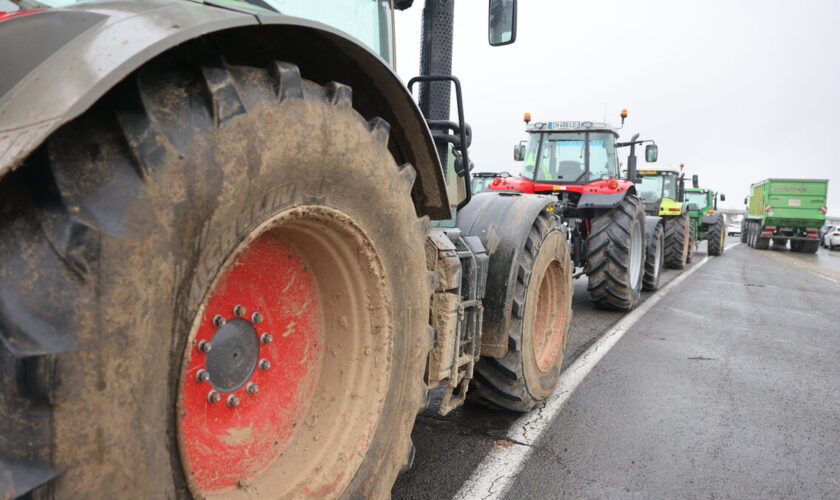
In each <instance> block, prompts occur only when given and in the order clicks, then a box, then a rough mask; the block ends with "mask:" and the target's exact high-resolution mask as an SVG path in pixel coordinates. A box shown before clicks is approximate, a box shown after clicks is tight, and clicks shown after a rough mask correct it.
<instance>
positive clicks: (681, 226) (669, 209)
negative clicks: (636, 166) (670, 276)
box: [636, 164, 694, 269]
mask: <svg viewBox="0 0 840 500" xmlns="http://www.w3.org/2000/svg"><path fill="white" fill-rule="evenodd" d="M639 174H641V176H642V178H641V182H639V183H638V184H636V189H637V190H638V191H639V196H641V198H642V200H643V201H644V202H645V213H646V214H648V215H650V216H658V217H660V218H661V219H662V232H663V234H664V250H663V259H664V264H665V266H666V267H670V268H672V269H683V268H684V267H685V266H686V264H687V263H689V262H691V257H692V256H693V253H694V241H693V239H692V231H691V221H690V218H689V215H688V210H687V207H686V205H685V203H683V192H684V191H685V179H684V176H683V173H682V164H681V165H680V169H679V170H675V169H657V170H640V171H639Z"/></svg>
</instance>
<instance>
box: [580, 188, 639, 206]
mask: <svg viewBox="0 0 840 500" xmlns="http://www.w3.org/2000/svg"><path fill="white" fill-rule="evenodd" d="M626 195H627V192H621V193H583V194H582V195H580V200H579V201H578V204H577V208H578V209H583V208H614V207H617V206H618V205H619V204H620V203H621V200H623V199H624V197H625V196H626Z"/></svg>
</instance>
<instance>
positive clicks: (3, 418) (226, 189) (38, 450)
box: [0, 0, 825, 498]
mask: <svg viewBox="0 0 840 500" xmlns="http://www.w3.org/2000/svg"><path fill="white" fill-rule="evenodd" d="M320 3H321V4H325V5H326V4H327V3H328V2H320ZM413 3H414V1H413V0H395V1H393V2H365V5H364V8H362V6H361V4H360V6H352V7H351V6H350V4H354V2H332V4H334V5H332V6H331V12H329V14H328V15H327V14H324V13H323V12H324V11H325V10H326V9H325V8H321V9H313V8H310V7H311V6H309V5H308V2H273V1H271V0H264V1H263V0H260V1H237V0H225V1H218V2H210V1H204V2H201V1H184V0H138V1H132V2H128V1H123V2H121V1H116V2H107V3H105V2H99V1H89V2H84V3H78V4H75V3H73V2H66V1H62V2H51V1H47V0H43V1H38V2H34V1H21V2H16V4H17V5H19V6H20V10H18V11H15V12H9V13H0V44H2V45H3V46H4V47H20V48H21V49H20V50H18V51H17V53H16V55H15V57H14V58H11V59H9V60H8V61H5V60H4V64H3V67H4V70H3V71H4V73H5V74H4V79H3V81H2V84H0V377H2V378H0V383H2V385H0V437H2V438H0V498H17V497H20V496H24V495H31V497H32V498H42V497H55V498H115V497H116V498H118V497H123V496H126V495H128V496H131V497H138V498H176V497H177V498H180V497H190V496H192V497H200V498H217V497H225V498H228V497H230V498H299V497H304V496H310V497H311V496H315V497H340V496H341V497H348V498H355V497H374V498H376V497H385V496H387V495H388V493H389V491H390V489H391V487H392V485H393V483H394V481H395V479H396V477H397V475H398V474H399V472H400V471H402V470H404V469H406V468H408V467H410V466H411V463H412V460H413V456H414V447H413V445H412V442H411V439H410V433H411V429H412V425H413V423H414V419H415V416H416V415H417V413H418V412H419V411H420V410H421V409H423V408H425V407H427V406H428V405H430V404H431V403H430V402H429V401H430V397H429V394H430V391H433V390H435V391H438V392H439V397H436V398H434V400H435V401H436V403H435V404H436V405H437V408H436V409H437V411H439V413H440V414H443V415H445V414H447V413H448V412H450V411H452V410H453V409H454V408H456V407H458V406H460V405H462V404H464V403H465V402H468V401H469V402H473V403H476V404H481V405H484V406H487V407H490V408H496V409H503V410H511V411H518V412H527V411H530V410H532V409H534V408H535V407H536V406H537V405H539V404H540V402H541V401H544V400H545V399H546V398H548V397H549V396H550V395H551V394H552V391H553V390H554V387H555V385H556V384H557V381H558V378H559V376H560V372H561V369H562V361H563V354H564V350H565V346H566V342H567V339H568V330H569V324H570V320H571V315H572V294H573V289H572V282H573V279H575V278H579V277H582V276H586V277H587V279H588V287H587V288H588V293H589V296H590V298H591V300H592V302H593V303H594V304H595V305H596V306H598V307H600V308H606V309H613V310H621V311H629V310H632V309H633V308H635V307H636V306H637V305H638V304H639V302H640V299H641V292H642V291H643V290H648V291H652V290H656V289H658V288H659V285H660V275H661V271H662V268H663V266H665V267H669V268H674V269H682V268H684V267H685V266H686V264H687V263H688V262H690V261H691V258H692V255H693V253H694V249H695V245H696V241H702V240H706V241H707V242H708V253H709V254H711V255H721V254H722V253H723V248H724V243H725V237H726V231H725V229H724V227H725V221H724V218H723V216H722V214H720V213H719V212H718V211H717V201H718V198H719V199H721V200H723V199H724V197H723V195H718V194H717V193H715V192H714V191H711V190H709V189H703V188H700V187H699V186H698V185H697V177H696V176H695V177H694V187H693V188H690V189H686V188H685V180H684V174H683V172H682V170H683V168H682V166H680V168H679V169H673V170H670V169H661V170H654V169H643V170H640V169H638V168H637V159H636V147H637V146H641V145H645V161H646V162H648V163H652V162H655V161H656V160H657V156H658V147H657V145H656V144H655V142H654V141H652V140H649V139H639V136H638V134H636V135H635V136H633V137H632V138H631V139H630V140H628V141H620V140H619V131H620V129H621V127H622V126H623V125H624V121H625V118H627V112H626V111H623V112H622V113H621V125H620V126H618V127H616V126H613V125H610V124H608V123H601V122H591V121H539V122H532V121H531V118H530V115H526V118H525V122H526V127H525V132H526V133H527V136H528V140H527V141H523V143H520V144H519V145H517V146H516V148H515V150H514V159H515V160H517V161H521V162H523V168H522V172H521V174H520V175H510V174H508V173H506V172H505V173H500V174H496V173H481V174H479V173H475V174H471V172H470V171H471V169H472V167H473V165H472V162H471V161H470V159H469V146H470V143H471V141H472V130H471V128H470V126H469V125H468V124H467V123H466V121H465V117H464V107H463V99H464V97H463V93H462V89H461V85H460V82H459V81H458V79H457V78H455V77H454V76H452V75H451V65H452V30H453V18H454V1H448V2H440V1H436V0H426V1H425V5H424V6H423V12H422V17H423V26H422V29H423V34H422V57H421V68H420V75H419V76H418V77H416V78H413V79H411V80H410V81H409V82H408V84H407V86H405V85H403V84H402V82H401V81H400V80H399V78H398V77H397V76H396V75H395V73H394V71H393V61H394V54H393V48H394V33H393V23H392V22H390V21H389V20H390V19H391V18H392V16H393V12H392V9H400V10H402V9H407V8H417V7H416V6H412V4H413ZM278 6H282V7H278ZM342 9H348V10H347V12H342ZM516 9H517V2H516V0H489V23H488V33H489V34H488V36H489V43H490V45H493V46H497V45H506V44H510V43H513V42H514V41H515V39H516ZM342 16H356V17H358V16H363V17H365V16H366V17H365V19H364V22H354V23H345V24H340V23H339V24H340V25H331V24H329V23H330V20H336V19H341V18H342ZM55 27H61V29H60V30H58V31H56V30H55ZM46 32H51V33H55V35H54V36H51V37H46V38H45V37H43V34H44V33H46ZM24 47H25V48H26V50H24V49H23V48H24ZM29 49H31V50H29ZM36 49H37V50H36ZM8 55H9V54H8V53H6V54H5V55H4V57H6V56H8ZM453 88H454V89H455V96H454V97H455V99H454V102H455V104H456V107H457V110H456V111H457V112H456V113H455V114H456V115H457V116H456V119H454V120H453V119H452V117H451V116H450V109H449V108H450V98H451V91H452V89H453ZM415 90H416V91H417V92H416V96H415V95H414V94H413V93H412V92H413V91H415ZM623 150H626V151H627V153H626V167H627V168H626V171H622V165H623V162H622V161H621V159H620V152H621V151H623ZM820 196H821V197H822V198H820ZM818 198H819V199H820V200H822V201H819V202H818V201H817V199H818ZM824 198H825V182H824V181H823V182H822V183H820V182H817V181H778V180H773V179H771V180H768V181H765V182H763V183H759V184H756V185H754V186H753V194H752V196H751V198H750V200H751V201H750V209H749V213H748V215H747V219H746V221H745V223H744V236H743V237H744V238H745V239H746V241H748V242H749V244H750V246H753V247H755V248H766V247H767V246H768V244H769V242H770V241H771V240H772V242H773V244H774V245H782V244H785V243H786V242H787V241H790V242H791V248H792V249H794V250H800V251H815V249H816V248H817V246H816V245H817V244H818V240H817V239H815V236H814V235H815V234H816V231H818V229H819V226H820V225H821V224H818V219H819V217H816V216H815V215H814V214H815V213H816V212H814V211H815V210H816V211H817V212H819V213H821V214H822V216H823V219H824V214H825V205H824V201H825V200H824ZM817 205H819V207H817Z"/></svg>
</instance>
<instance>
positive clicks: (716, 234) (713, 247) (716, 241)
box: [706, 217, 726, 255]
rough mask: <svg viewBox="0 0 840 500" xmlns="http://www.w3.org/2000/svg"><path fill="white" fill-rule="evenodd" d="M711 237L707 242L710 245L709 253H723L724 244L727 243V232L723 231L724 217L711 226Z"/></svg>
mask: <svg viewBox="0 0 840 500" xmlns="http://www.w3.org/2000/svg"><path fill="white" fill-rule="evenodd" d="M708 234H709V239H708V241H707V243H706V245H708V250H709V255H723V249H724V245H725V244H726V233H725V232H724V231H723V218H722V217H719V218H718V220H717V221H716V222H715V223H714V224H712V227H711V228H709V233H708Z"/></svg>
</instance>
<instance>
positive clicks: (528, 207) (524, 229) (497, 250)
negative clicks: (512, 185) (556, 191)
mask: <svg viewBox="0 0 840 500" xmlns="http://www.w3.org/2000/svg"><path fill="white" fill-rule="evenodd" d="M554 201H555V198H554V197H552V196H544V195H529V194H521V193H503V192H483V193H479V194H477V195H475V196H474V197H473V199H472V201H470V203H469V204H467V205H466V206H465V207H464V208H463V209H461V211H460V212H458V218H457V224H458V228H459V229H460V230H461V231H463V232H464V234H465V235H468V236H477V237H478V238H479V239H480V240H481V243H482V244H483V245H484V248H485V249H486V250H487V254H488V255H489V256H490V265H489V269H488V273H487V274H488V277H487V287H486V291H485V295H484V301H483V305H484V319H483V326H482V332H481V355H482V356H491V357H502V356H504V355H505V354H507V351H508V330H509V329H510V322H511V310H512V308H513V299H514V297H513V290H514V284H515V280H516V276H517V272H518V269H513V268H512V267H513V266H512V264H513V263H514V262H517V260H518V259H517V257H518V253H519V252H520V251H521V250H522V249H524V248H525V244H526V243H525V240H526V239H527V238H528V234H529V233H530V231H531V226H532V225H533V223H534V221H535V220H536V218H537V216H538V215H539V214H540V212H542V211H543V210H545V208H546V207H547V206H548V205H551V204H552V203H553V202H554Z"/></svg>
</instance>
